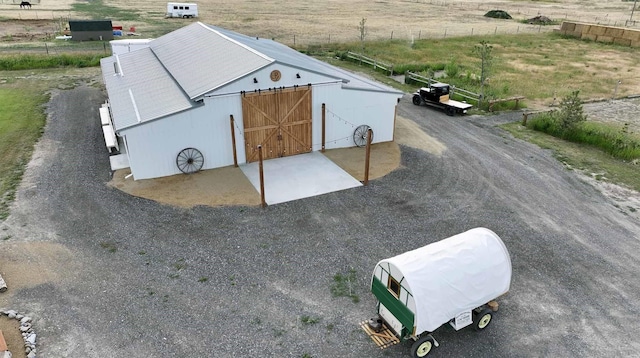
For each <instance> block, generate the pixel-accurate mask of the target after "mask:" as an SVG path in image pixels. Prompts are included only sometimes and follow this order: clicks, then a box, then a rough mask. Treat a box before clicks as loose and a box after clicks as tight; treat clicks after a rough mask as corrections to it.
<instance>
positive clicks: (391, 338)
mask: <svg viewBox="0 0 640 358" xmlns="http://www.w3.org/2000/svg"><path fill="white" fill-rule="evenodd" d="M360 327H362V329H363V330H364V332H365V333H366V334H367V336H369V337H370V338H371V339H372V340H373V341H374V342H375V344H376V345H377V346H378V347H380V349H385V348H389V347H391V346H392V345H394V344H398V343H400V339H398V337H396V335H395V334H394V333H393V332H392V331H391V330H390V329H389V327H387V326H386V325H385V324H384V323H383V324H382V329H380V332H376V331H374V330H373V329H371V327H369V323H368V321H362V322H360Z"/></svg>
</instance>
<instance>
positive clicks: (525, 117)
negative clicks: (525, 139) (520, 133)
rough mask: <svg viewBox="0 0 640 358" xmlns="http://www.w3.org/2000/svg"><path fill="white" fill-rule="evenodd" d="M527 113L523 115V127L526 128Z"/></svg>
mask: <svg viewBox="0 0 640 358" xmlns="http://www.w3.org/2000/svg"><path fill="white" fill-rule="evenodd" d="M527 116H528V114H527V113H522V125H523V126H526V125H527Z"/></svg>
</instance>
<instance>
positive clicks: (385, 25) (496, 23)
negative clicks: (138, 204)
mask: <svg viewBox="0 0 640 358" xmlns="http://www.w3.org/2000/svg"><path fill="white" fill-rule="evenodd" d="M2 1H4V2H5V3H3V4H0V18H8V19H53V18H59V17H61V16H62V17H69V16H70V17H74V18H78V17H82V16H84V15H83V14H78V13H74V12H72V11H70V10H71V4H73V3H74V2H73V1H71V0H60V1H55V2H51V1H47V2H43V3H42V4H39V5H35V6H34V7H33V8H32V9H31V10H24V9H22V10H21V9H19V7H18V6H17V5H9V4H6V2H9V1H10V0H2ZM194 2H196V3H197V4H198V6H199V11H200V18H199V19H197V20H199V21H202V22H205V23H208V24H212V25H218V26H221V27H224V28H228V29H231V30H234V31H238V32H241V33H244V34H247V35H252V36H260V37H266V38H275V39H277V40H278V41H280V42H283V43H285V44H289V45H292V44H293V43H294V41H295V44H296V45H299V44H317V43H326V42H329V41H331V42H350V41H355V40H358V38H359V31H358V24H359V21H360V20H361V19H362V18H366V19H367V22H366V28H367V36H366V38H367V39H369V40H374V39H386V38H390V37H391V36H393V37H394V38H396V39H397V38H402V39H407V40H410V39H412V38H415V39H417V38H418V37H421V38H427V37H428V38H441V37H444V36H445V35H446V36H447V37H450V36H459V35H469V34H472V33H473V34H493V33H496V32H497V33H516V32H537V31H550V30H551V29H552V27H542V28H540V27H537V26H533V25H525V24H522V23H519V22H517V20H522V19H527V18H531V17H534V16H536V15H538V14H541V15H544V16H547V17H550V18H552V19H557V20H562V19H565V18H569V19H573V20H580V21H587V22H600V23H604V24H610V25H613V24H623V23H624V21H625V20H628V18H629V13H630V6H631V4H632V3H629V2H621V1H619V0H603V1H596V0H586V1H584V0H557V1H549V2H545V1H514V0H494V1H488V2H487V1H482V0H455V1H446V0H386V1H384V0H378V1H371V0H349V1H344V0H341V1H337V0H316V1H285V0H250V1H242V0H234V1H231V0H195V1H194ZM104 3H105V5H107V6H113V7H119V8H128V9H131V11H138V12H139V13H140V15H141V20H140V21H130V22H123V23H120V22H119V21H118V19H114V22H115V23H117V24H118V25H122V26H123V27H124V28H129V27H131V26H134V27H136V29H137V30H138V31H139V32H142V33H143V35H144V34H145V32H146V33H149V34H153V35H155V36H157V35H158V34H161V33H162V32H163V31H164V30H166V31H164V32H168V31H169V30H172V29H175V28H176V27H180V26H182V25H184V24H187V23H189V22H191V21H192V20H182V19H165V18H164V12H165V4H166V3H165V2H158V1H156V0H138V1H136V2H122V1H114V0H105V1H104ZM493 9H501V10H505V11H507V12H509V13H510V14H511V15H512V16H513V17H514V20H497V19H490V18H486V17H484V16H483V15H484V14H485V13H486V12H487V11H489V10H493ZM163 24H164V25H163ZM3 27H5V26H4V25H3ZM163 28H164V30H163ZM294 37H295V40H294Z"/></svg>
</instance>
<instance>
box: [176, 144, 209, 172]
mask: <svg viewBox="0 0 640 358" xmlns="http://www.w3.org/2000/svg"><path fill="white" fill-rule="evenodd" d="M203 164H204V157H203V156H202V153H200V151H199V150H197V149H196V148H185V149H183V150H181V151H180V153H178V156H177V157H176V165H178V169H180V171H181V172H183V173H185V174H191V173H195V172H197V171H198V170H200V169H202V165H203Z"/></svg>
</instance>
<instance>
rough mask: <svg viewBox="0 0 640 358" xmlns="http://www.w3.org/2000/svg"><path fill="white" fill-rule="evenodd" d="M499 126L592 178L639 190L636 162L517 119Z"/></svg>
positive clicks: (639, 177) (638, 172)
mask: <svg viewBox="0 0 640 358" xmlns="http://www.w3.org/2000/svg"><path fill="white" fill-rule="evenodd" d="M502 128H503V129H505V130H507V131H508V132H510V133H511V134H513V135H514V136H515V137H517V138H520V139H523V140H526V141H529V142H531V143H534V144H536V145H538V146H540V147H541V148H546V149H550V150H552V151H553V153H554V156H555V157H556V158H557V159H558V160H559V161H560V162H562V163H563V164H565V166H567V168H569V169H572V170H578V171H580V172H582V173H584V174H586V175H587V176H591V177H593V178H594V179H596V180H601V181H607V182H611V183H617V184H623V185H624V186H626V187H629V188H631V189H633V190H635V191H639V192H640V166H639V165H638V163H637V162H633V161H624V160H619V159H615V158H613V157H612V156H611V155H609V154H607V153H605V152H604V151H602V150H600V149H597V148H594V147H591V146H588V145H583V144H577V143H571V142H567V141H565V140H562V139H558V138H556V137H553V136H550V135H548V134H545V133H542V132H537V131H534V130H531V129H527V128H526V127H524V126H522V125H521V124H520V123H519V122H517V123H515V122H514V123H510V124H506V125H503V126H502Z"/></svg>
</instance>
